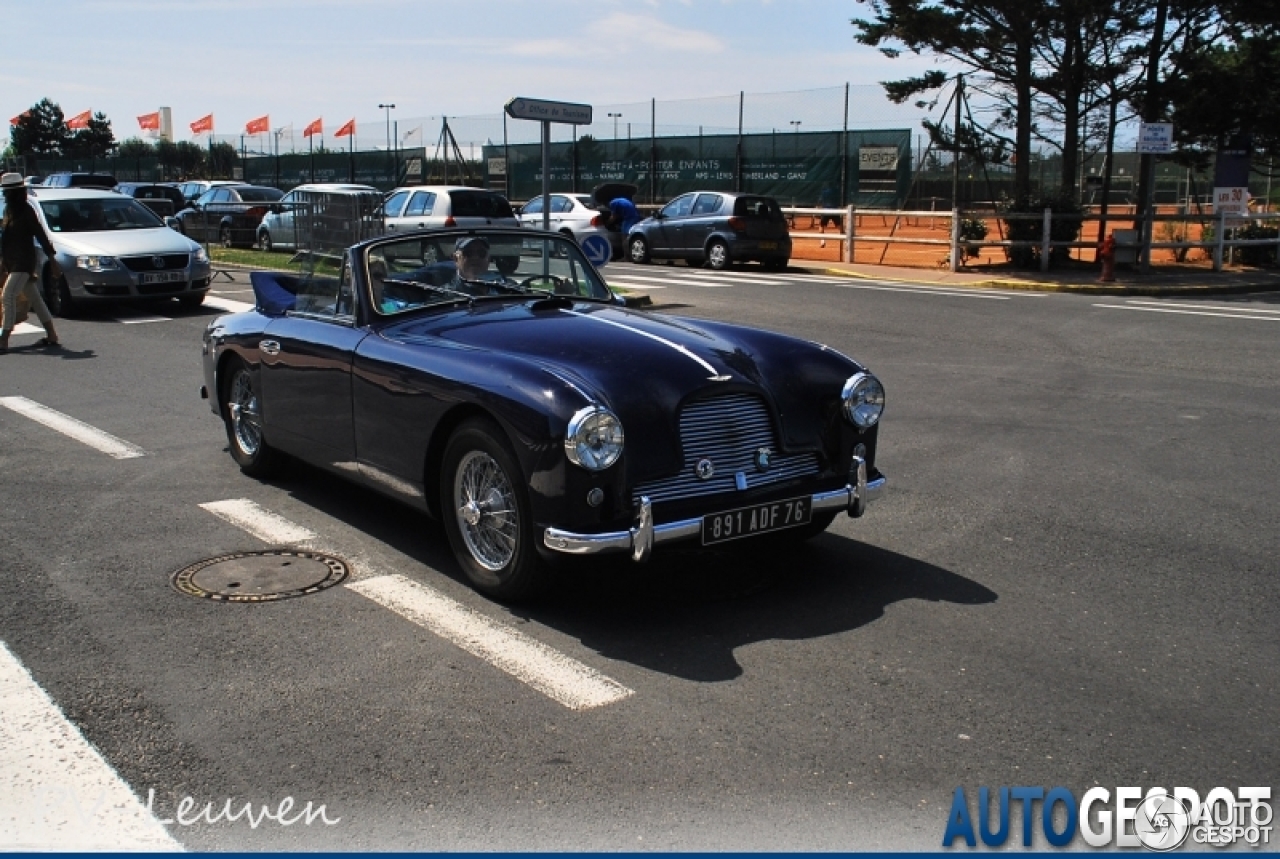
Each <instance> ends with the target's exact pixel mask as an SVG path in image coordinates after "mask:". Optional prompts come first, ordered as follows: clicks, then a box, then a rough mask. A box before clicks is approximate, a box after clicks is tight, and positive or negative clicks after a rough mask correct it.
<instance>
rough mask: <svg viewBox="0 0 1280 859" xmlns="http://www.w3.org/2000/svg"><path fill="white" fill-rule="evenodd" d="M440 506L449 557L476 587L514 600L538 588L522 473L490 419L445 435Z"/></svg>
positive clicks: (539, 567)
mask: <svg viewBox="0 0 1280 859" xmlns="http://www.w3.org/2000/svg"><path fill="white" fill-rule="evenodd" d="M440 510H441V514H442V518H443V520H444V529H445V533H447V534H448V535H449V545H450V547H451V548H452V549H453V555H454V557H455V558H456V559H457V561H458V565H459V566H460V567H462V570H463V572H465V573H466V574H467V578H468V579H469V580H470V581H471V584H472V586H473V587H475V589H476V590H478V591H480V592H481V593H484V594H488V595H489V596H492V597H497V598H499V599H505V600H519V599H525V598H528V597H530V596H533V595H534V594H536V593H537V592H538V591H540V590H541V589H542V588H543V586H544V585H545V583H546V568H545V567H544V566H543V563H542V560H541V558H540V557H539V556H538V551H537V548H536V547H535V545H534V529H533V519H532V516H531V514H530V510H529V496H528V493H527V490H526V488H525V480H524V476H523V475H522V474H521V472H520V468H519V466H518V465H517V464H516V458H515V455H514V454H513V453H512V452H511V448H510V445H509V444H508V443H507V439H506V435H505V434H504V433H503V432H502V429H501V428H500V427H499V426H498V425H497V424H495V423H494V422H493V421H490V420H484V419H479V418H476V419H472V420H468V421H466V422H464V423H463V424H462V425H461V426H459V427H458V428H457V429H456V430H455V431H454V433H453V436H452V437H451V438H450V439H449V444H448V446H447V447H446V448H445V452H444V460H443V462H442V463H441V469H440Z"/></svg>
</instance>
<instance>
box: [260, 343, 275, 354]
mask: <svg viewBox="0 0 1280 859" xmlns="http://www.w3.org/2000/svg"><path fill="white" fill-rule="evenodd" d="M258 351H259V352H262V353H263V354H264V355H279V354H280V344H279V343H277V342H276V341H274V340H259V341H258Z"/></svg>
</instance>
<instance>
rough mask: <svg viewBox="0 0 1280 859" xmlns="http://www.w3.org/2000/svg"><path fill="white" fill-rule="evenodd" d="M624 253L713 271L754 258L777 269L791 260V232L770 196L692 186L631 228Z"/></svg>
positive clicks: (638, 259) (639, 259)
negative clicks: (693, 188)
mask: <svg viewBox="0 0 1280 859" xmlns="http://www.w3.org/2000/svg"><path fill="white" fill-rule="evenodd" d="M627 256H628V258H629V259H630V260H631V261H632V262H634V263H646V262H649V261H650V260H652V259H683V260H687V261H688V262H689V263H690V264H693V263H705V264H706V265H707V266H708V267H709V268H713V269H717V270H719V269H725V268H728V267H729V266H730V265H732V264H733V263H736V262H749V261H753V260H754V261H757V262H760V263H763V264H764V266H765V268H769V269H774V270H778V271H781V270H782V269H784V268H786V267H787V263H788V262H789V261H790V259H791V233H790V232H789V231H788V229H787V220H786V218H785V217H783V215H782V208H781V207H780V206H779V205H778V201H777V200H775V199H773V198H772V197H762V196H760V195H758V194H735V193H731V192H726V191H691V192H690V193H688V194H682V195H680V196H679V197H676V198H675V199H674V200H672V201H671V202H670V203H668V204H667V205H665V206H663V207H662V210H661V211H660V212H658V213H657V214H656V215H654V216H653V217H651V218H646V219H645V220H643V221H641V222H640V223H638V224H636V225H635V226H634V227H632V228H631V232H630V233H628V234H627Z"/></svg>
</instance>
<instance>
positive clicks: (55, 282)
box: [44, 271, 77, 319]
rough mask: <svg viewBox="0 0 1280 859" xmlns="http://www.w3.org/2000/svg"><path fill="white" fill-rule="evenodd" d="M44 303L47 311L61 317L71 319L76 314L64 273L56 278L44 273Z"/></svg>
mask: <svg viewBox="0 0 1280 859" xmlns="http://www.w3.org/2000/svg"><path fill="white" fill-rule="evenodd" d="M44 282H45V288H44V303H45V304H46V305H48V307H49V312H50V313H52V314H53V315H54V316H61V317H62V318H63V319H71V318H72V317H74V316H75V315H76V311H77V307H76V300H75V299H74V298H72V297H71V287H70V285H68V284H67V278H66V275H61V276H59V277H57V278H54V277H51V276H50V275H49V274H48V272H47V271H46V273H45V278H44Z"/></svg>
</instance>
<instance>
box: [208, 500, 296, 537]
mask: <svg viewBox="0 0 1280 859" xmlns="http://www.w3.org/2000/svg"><path fill="white" fill-rule="evenodd" d="M200 507H201V508H203V509H205V510H208V511H209V512H210V513H212V514H213V515H214V516H217V517H218V518H219V519H223V520H225V521H227V522H230V523H231V524H232V525H235V526H236V527H237V528H240V529H242V530H244V531H248V532H249V533H250V534H252V535H253V536H255V537H257V538H258V539H259V540H261V541H262V542H264V543H276V544H280V543H304V542H306V541H307V540H314V539H315V537H316V535H315V534H314V533H312V532H311V531H308V530H307V529H306V528H303V527H302V526H301V525H295V524H294V523H292V522H290V521H289V520H288V519H286V518H284V517H283V516H279V515H277V514H275V513H272V512H271V511H270V510H267V509H266V508H264V507H261V506H259V505H258V504H255V503H254V502H253V501H250V500H249V499H248V498H230V499H228V500H226V501H210V502H208V503H206V504H201V505H200Z"/></svg>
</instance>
